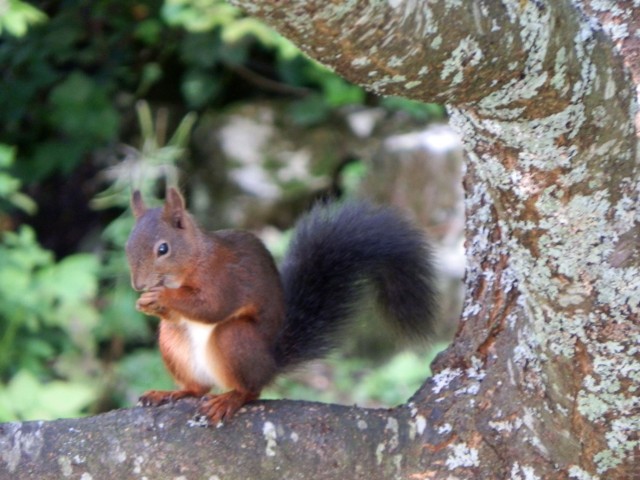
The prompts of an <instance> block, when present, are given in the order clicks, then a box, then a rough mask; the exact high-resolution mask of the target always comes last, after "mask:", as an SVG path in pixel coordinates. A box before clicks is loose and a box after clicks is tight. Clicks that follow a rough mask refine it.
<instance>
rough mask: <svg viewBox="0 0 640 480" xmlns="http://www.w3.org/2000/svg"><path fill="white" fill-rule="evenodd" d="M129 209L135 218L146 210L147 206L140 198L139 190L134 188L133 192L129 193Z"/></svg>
mask: <svg viewBox="0 0 640 480" xmlns="http://www.w3.org/2000/svg"><path fill="white" fill-rule="evenodd" d="M131 210H132V211H133V216H134V217H135V218H136V219H138V218H140V217H141V216H142V215H143V214H144V212H146V211H147V206H146V205H145V204H144V200H142V194H141V193H140V190H135V191H134V192H133V194H131Z"/></svg>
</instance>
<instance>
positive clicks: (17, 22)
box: [0, 0, 47, 37]
mask: <svg viewBox="0 0 640 480" xmlns="http://www.w3.org/2000/svg"><path fill="white" fill-rule="evenodd" d="M3 3H4V5H2V4H0V34H1V33H2V32H3V31H7V32H8V33H9V34H11V35H14V36H16V37H21V36H23V35H24V34H25V33H27V30H28V29H29V26H31V25H36V24H38V23H42V22H44V21H45V20H46V19H47V16H46V15H45V14H44V13H43V12H41V11H40V10H38V9H37V8H35V7H34V6H32V5H29V4H28V3H26V2H22V1H20V0H5V2H3Z"/></svg>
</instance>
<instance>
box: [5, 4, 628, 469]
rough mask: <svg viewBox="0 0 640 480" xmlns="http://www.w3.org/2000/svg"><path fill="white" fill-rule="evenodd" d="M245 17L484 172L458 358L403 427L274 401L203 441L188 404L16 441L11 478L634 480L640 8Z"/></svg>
mask: <svg viewBox="0 0 640 480" xmlns="http://www.w3.org/2000/svg"><path fill="white" fill-rule="evenodd" d="M235 3H236V4H238V5H240V6H242V7H243V8H245V9H246V10H247V11H248V12H249V13H250V14H253V15H257V16H260V17H262V18H264V19H266V20H267V21H268V22H270V23H272V24H273V25H274V26H275V27H276V28H277V29H279V30H280V31H281V32H282V33H283V34H284V35H286V36H287V37H289V38H291V39H293V41H294V42H296V43H297V44H299V45H300V46H301V47H302V48H303V49H304V50H305V51H306V52H307V53H309V55H311V56H313V57H315V58H318V59H319V60H320V61H322V62H324V63H326V64H328V65H330V66H331V67H333V68H335V69H336V70H337V71H338V72H339V73H340V74H342V75H344V76H346V77H347V78H349V79H350V80H352V81H354V82H357V83H359V84H361V85H364V86H366V87H367V88H370V89H371V90H373V91H375V92H378V93H382V94H394V95H402V96H408V97H411V98H415V99H419V100H424V101H440V102H445V103H446V104H447V105H448V106H449V111H450V115H451V121H452V123H453V125H454V126H456V127H457V129H458V130H459V131H460V133H461V134H462V136H463V141H464V143H465V146H466V150H467V154H468V162H467V173H466V178H465V189H466V195H467V200H466V205H467V216H468V221H467V252H468V253H467V257H468V265H469V266H468V272H467V277H466V285H467V299H466V303H465V308H464V312H463V316H462V326H461V329H460V331H459V332H458V334H457V336H456V339H455V341H454V344H453V346H452V347H451V348H450V349H449V350H448V351H447V352H446V353H445V354H444V355H442V356H441V357H440V358H439V359H438V361H437V362H436V364H435V366H434V370H435V376H434V378H433V379H431V380H429V381H427V382H426V383H425V385H424V386H423V387H422V388H421V390H420V391H419V392H418V393H417V394H416V396H415V397H414V398H413V399H412V402H411V403H409V404H408V405H406V406H403V407H400V408H398V409H395V410H390V411H381V410H376V411H368V410H363V409H359V408H347V407H335V406H328V405H322V406H321V405H308V404H302V403H290V402H277V403H268V404H264V405H263V406H262V407H251V408H250V409H249V412H248V413H246V414H243V415H242V416H239V417H238V419H237V421H234V422H232V423H230V424H229V425H227V426H225V427H223V428H220V429H204V428H190V427H189V426H188V422H187V420H188V418H189V415H190V414H191V410H190V409H189V406H190V405H189V404H188V403H185V404H179V406H178V407H176V408H173V409H172V408H163V409H160V410H157V411H156V410H144V411H142V410H130V411H121V412H114V413H111V414H107V415H103V416H98V417H95V418H92V419H84V420H75V421H71V420H69V421H60V422H53V423H50V424H34V423H28V424H25V425H13V424H12V425H9V426H3V427H2V437H1V439H0V444H2V445H3V448H2V450H1V451H2V457H1V458H2V462H0V469H5V471H7V472H13V473H14V474H16V472H20V473H24V472H28V471H29V470H28V468H29V467H28V465H30V464H31V465H37V468H39V469H41V470H40V472H43V474H44V472H48V471H56V470H55V469H56V468H57V469H58V470H57V472H63V473H64V471H62V470H61V469H62V468H66V469H67V470H65V471H67V472H68V471H69V468H71V469H72V473H73V475H74V476H75V478H80V477H79V475H80V473H81V472H82V471H84V470H83V469H84V468H86V472H89V473H90V474H91V475H92V476H93V478H105V477H104V476H103V473H100V472H105V471H106V472H109V475H110V476H115V477H117V478H137V477H142V476H145V475H146V476H148V477H149V478H174V477H178V476H180V475H184V476H185V478H216V476H217V478H220V479H224V478H270V477H269V475H273V476H277V477H278V478H394V477H397V478H415V479H423V478H424V479H426V478H469V479H472V478H513V479H525V478H526V479H542V478H545V479H546V478H574V479H596V478H603V479H604V478H607V479H627V478H640V446H639V445H640V444H639V442H640V439H639V433H638V432H639V431H640V396H639V391H638V389H639V388H640V344H639V343H638V342H639V339H640V270H639V266H640V248H639V245H640V242H639V240H638V233H639V231H640V229H639V227H638V220H639V214H638V209H637V204H638V192H639V191H640V183H639V175H638V161H639V160H640V159H639V158H638V148H637V147H638V135H639V133H640V121H639V120H638V118H639V117H638V108H637V107H638V98H637V95H638V90H637V87H638V83H639V82H638V80H639V75H640V66H639V62H638V52H639V51H640V30H639V27H640V7H638V5H637V2H624V1H618V2H615V1H606V2H602V1H595V0H593V1H589V0H586V1H577V0H564V1H561V0H558V1H554V2H542V1H520V0H517V1H508V0H504V1H501V2H498V1H478V2H461V1H459V0H447V1H442V2H429V1H417V0H405V1H403V0H389V1H387V2H383V1H373V0H371V1H368V2H367V1H358V0H354V1H350V2H337V1H334V2H327V1H324V0H316V1H313V0H305V1H284V2H283V1H275V0H261V1H257V0H236V1H235ZM159 419H161V422H160V421H159ZM363 422H364V423H363ZM161 423H162V425H163V426H162V427H160V424H161ZM365 424H366V427H365V426H364V425H365ZM74 429H77V430H74ZM38 431H40V432H41V433H37V432H38ZM54 431H57V433H54ZM294 433H295V435H294ZM107 438H111V443H110V442H109V440H107ZM294 438H295V440H294ZM49 439H51V440H49ZM4 445H6V447H4ZM38 445H40V446H39V447H38ZM83 446H84V450H82V447H83ZM125 447H126V448H125ZM30 452H31V453H32V455H31V456H29V455H28V454H29V453H30ZM38 452H39V455H38V454H37V453H38ZM83 452H86V453H83ZM91 452H93V453H91ZM134 452H140V453H134ZM109 453H113V455H115V457H113V461H108V460H104V459H108V458H109V457H108V455H109ZM136 455H140V458H143V459H145V460H140V461H139V462H140V465H138V466H137V464H136V458H138V457H137V456H136ZM76 456H78V460H74V458H76ZM94 456H95V458H98V457H99V458H101V459H102V460H100V459H98V460H95V461H93V460H92V461H89V459H90V458H94ZM117 458H125V460H123V461H121V462H118V461H117ZM83 459H86V460H83ZM146 459H148V460H146ZM76 461H77V462H79V463H82V465H83V466H82V467H79V466H77V465H76V464H75V463H73V462H76ZM81 461H82V462H81ZM69 462H71V463H70V466H69V467H67V465H68V464H69ZM63 464H64V467H63V466H61V465H63ZM46 465H49V467H50V469H51V470H48V469H47V467H46ZM176 465H177V466H179V468H183V469H185V470H179V471H177V470H175V469H176V468H178V467H176ZM195 465H207V466H206V467H204V466H203V467H196V466H195ZM33 468H36V467H33ZM93 468H95V470H94V469H93ZM99 468H102V469H103V470H99ZM188 468H189V469H195V468H202V469H203V470H198V471H197V472H196V471H193V470H186V469H188ZM341 468H345V469H347V470H340V469H341ZM136 469H137V470H136ZM154 469H155V470H154ZM0 471H2V470H0ZM96 472H97V473H96ZM176 472H177V473H176ZM180 472H183V473H180ZM155 475H157V476H155ZM52 478H59V477H52ZM87 478H88V477H87Z"/></svg>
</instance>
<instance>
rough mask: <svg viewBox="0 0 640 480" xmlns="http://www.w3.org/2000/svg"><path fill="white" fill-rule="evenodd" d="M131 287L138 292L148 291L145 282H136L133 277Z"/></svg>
mask: <svg viewBox="0 0 640 480" xmlns="http://www.w3.org/2000/svg"><path fill="white" fill-rule="evenodd" d="M131 286H132V287H133V289H134V290H135V291H136V292H141V291H143V290H145V289H146V286H145V285H144V283H143V282H141V281H140V280H136V279H135V278H133V277H131Z"/></svg>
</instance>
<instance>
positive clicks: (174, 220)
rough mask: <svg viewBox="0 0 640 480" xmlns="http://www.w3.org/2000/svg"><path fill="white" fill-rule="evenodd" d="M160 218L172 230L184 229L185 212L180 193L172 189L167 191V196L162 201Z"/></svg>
mask: <svg viewBox="0 0 640 480" xmlns="http://www.w3.org/2000/svg"><path fill="white" fill-rule="evenodd" d="M162 216H163V218H164V219H165V220H167V221H168V222H169V223H170V224H171V226H173V227H174V228H180V229H183V228H186V222H187V221H188V220H187V212H186V210H185V207H184V199H183V198H182V195H180V192H178V190H177V189H175V188H174V187H170V188H168V189H167V195H166V198H165V200H164V210H163V212H162Z"/></svg>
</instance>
